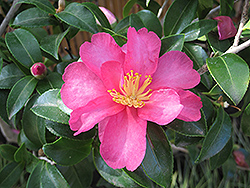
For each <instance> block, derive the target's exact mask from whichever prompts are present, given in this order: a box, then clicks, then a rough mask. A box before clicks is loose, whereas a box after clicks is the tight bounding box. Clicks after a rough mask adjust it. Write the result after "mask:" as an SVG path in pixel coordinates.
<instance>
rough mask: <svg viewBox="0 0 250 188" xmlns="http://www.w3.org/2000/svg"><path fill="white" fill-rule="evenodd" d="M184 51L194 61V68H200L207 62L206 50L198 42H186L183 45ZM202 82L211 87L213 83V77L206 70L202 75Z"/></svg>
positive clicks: (208, 87)
mask: <svg viewBox="0 0 250 188" xmlns="http://www.w3.org/2000/svg"><path fill="white" fill-rule="evenodd" d="M183 51H184V52H185V53H186V54H187V55H188V57H189V58H190V59H191V60H192V61H193V62H194V69H195V70H198V69H200V68H201V67H202V66H203V65H204V64H205V63H206V59H207V58H208V55H207V53H206V51H205V50H204V49H203V48H202V47H201V46H199V45H197V44H192V43H185V44H184V46H183ZM201 83H202V84H203V85H204V86H206V88H207V89H210V88H211V87H212V84H213V78H212V77H211V75H210V74H209V72H206V73H204V74H202V75H201Z"/></svg>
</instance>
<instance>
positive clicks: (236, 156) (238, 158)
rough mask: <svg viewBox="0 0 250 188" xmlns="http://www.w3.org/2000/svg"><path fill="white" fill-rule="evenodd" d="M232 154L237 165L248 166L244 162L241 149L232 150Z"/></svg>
mask: <svg viewBox="0 0 250 188" xmlns="http://www.w3.org/2000/svg"><path fill="white" fill-rule="evenodd" d="M233 156H234V160H235V162H236V164H237V165H239V166H241V167H246V168H249V166H248V164H247V162H246V159H245V155H244V153H243V152H242V151H240V150H235V151H233Z"/></svg>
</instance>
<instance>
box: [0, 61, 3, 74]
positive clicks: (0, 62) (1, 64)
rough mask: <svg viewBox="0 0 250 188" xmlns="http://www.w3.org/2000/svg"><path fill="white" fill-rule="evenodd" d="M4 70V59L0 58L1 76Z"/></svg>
mask: <svg viewBox="0 0 250 188" xmlns="http://www.w3.org/2000/svg"><path fill="white" fill-rule="evenodd" d="M2 68H3V58H2V57H0V74H1V72H2Z"/></svg>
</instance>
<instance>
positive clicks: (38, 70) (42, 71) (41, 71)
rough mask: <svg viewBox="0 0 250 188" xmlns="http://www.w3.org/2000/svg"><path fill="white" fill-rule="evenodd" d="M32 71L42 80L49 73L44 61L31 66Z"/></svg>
mask: <svg viewBox="0 0 250 188" xmlns="http://www.w3.org/2000/svg"><path fill="white" fill-rule="evenodd" d="M30 72H31V74H32V75H33V76H34V77H35V78H37V79H39V80H42V79H43V78H44V77H45V76H46V74H47V68H46V66H45V65H44V64H43V63H35V64H34V65H32V67H31V68H30Z"/></svg>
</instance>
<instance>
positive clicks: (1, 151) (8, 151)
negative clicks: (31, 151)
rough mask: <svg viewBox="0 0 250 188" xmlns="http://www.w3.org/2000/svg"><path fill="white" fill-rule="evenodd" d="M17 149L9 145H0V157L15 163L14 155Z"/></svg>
mask: <svg viewBox="0 0 250 188" xmlns="http://www.w3.org/2000/svg"><path fill="white" fill-rule="evenodd" d="M17 149H18V148H17V147H15V146H12V145H10V144H1V145H0V155H1V156H2V157H3V158H4V159H6V160H8V161H15V159H14V154H15V152H16V150H17Z"/></svg>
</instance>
